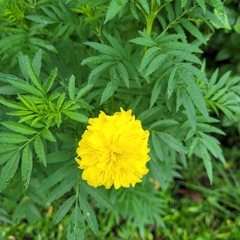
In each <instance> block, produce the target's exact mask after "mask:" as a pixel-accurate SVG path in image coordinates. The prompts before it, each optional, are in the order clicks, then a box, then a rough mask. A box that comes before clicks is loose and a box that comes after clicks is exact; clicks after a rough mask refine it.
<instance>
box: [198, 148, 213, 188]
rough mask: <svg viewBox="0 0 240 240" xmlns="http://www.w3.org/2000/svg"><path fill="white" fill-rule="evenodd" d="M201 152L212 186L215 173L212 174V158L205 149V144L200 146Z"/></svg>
mask: <svg viewBox="0 0 240 240" xmlns="http://www.w3.org/2000/svg"><path fill="white" fill-rule="evenodd" d="M200 152H201V156H202V159H203V163H204V166H205V168H206V171H207V175H208V178H209V181H210V184H212V180H213V172H212V161H211V157H210V155H209V153H208V151H207V149H206V148H205V146H204V145H203V144H200Z"/></svg>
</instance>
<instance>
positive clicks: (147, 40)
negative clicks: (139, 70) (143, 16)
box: [130, 31, 157, 47]
mask: <svg viewBox="0 0 240 240" xmlns="http://www.w3.org/2000/svg"><path fill="white" fill-rule="evenodd" d="M138 33H139V34H140V35H141V36H142V37H137V38H134V39H132V40H130V42H132V43H135V44H138V45H142V46H147V47H153V46H156V45H157V44H156V42H155V41H153V40H152V38H151V37H150V36H149V35H148V34H147V32H146V31H144V32H142V31H138Z"/></svg>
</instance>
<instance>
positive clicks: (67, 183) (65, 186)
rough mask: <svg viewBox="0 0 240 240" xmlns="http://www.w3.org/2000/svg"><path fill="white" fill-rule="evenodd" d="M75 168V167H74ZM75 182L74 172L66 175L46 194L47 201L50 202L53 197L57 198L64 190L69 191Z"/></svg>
mask: <svg viewBox="0 0 240 240" xmlns="http://www.w3.org/2000/svg"><path fill="white" fill-rule="evenodd" d="M76 170H77V168H76ZM76 182H77V175H76V174H74V172H73V173H72V174H70V175H68V176H67V177H66V178H65V179H64V180H63V181H62V182H61V183H60V184H59V185H58V186H57V187H56V188H54V189H53V191H52V192H51V193H50V194H49V195H48V197H47V200H46V201H47V202H52V201H54V200H55V199H58V198H59V197H61V196H62V195H63V194H65V193H66V192H69V191H70V190H71V189H72V187H73V186H74V185H75V184H76Z"/></svg>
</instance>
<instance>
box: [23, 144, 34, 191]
mask: <svg viewBox="0 0 240 240" xmlns="http://www.w3.org/2000/svg"><path fill="white" fill-rule="evenodd" d="M32 167H33V156H32V150H31V148H30V146H29V144H27V145H26V146H25V147H24V148H23V152H22V163H21V173H22V180H23V182H24V186H25V188H26V189H27V188H28V185H29V182H30V177H31V173H32Z"/></svg>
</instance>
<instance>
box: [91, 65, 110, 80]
mask: <svg viewBox="0 0 240 240" xmlns="http://www.w3.org/2000/svg"><path fill="white" fill-rule="evenodd" d="M112 65H113V63H112V62H106V63H103V64H101V65H99V66H97V67H96V68H94V70H93V71H91V73H90V74H89V77H88V81H89V83H91V82H92V81H93V79H94V77H95V76H96V75H98V74H100V73H102V72H103V71H105V70H106V69H107V68H109V67H110V66H112Z"/></svg>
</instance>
